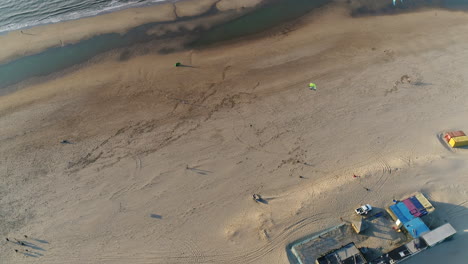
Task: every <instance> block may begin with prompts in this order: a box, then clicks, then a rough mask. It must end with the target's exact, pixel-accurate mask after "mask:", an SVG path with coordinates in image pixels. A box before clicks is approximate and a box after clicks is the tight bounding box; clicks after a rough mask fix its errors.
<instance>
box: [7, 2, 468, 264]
mask: <svg viewBox="0 0 468 264" xmlns="http://www.w3.org/2000/svg"><path fill="white" fill-rule="evenodd" d="M467 22H468V14H465V13H459V12H447V11H435V10H432V11H431V10H429V11H425V12H420V13H413V14H404V15H398V16H380V17H364V18H349V17H348V16H347V15H346V14H345V12H344V11H343V10H331V9H323V10H322V13H321V14H314V15H309V16H306V17H304V18H302V19H301V20H300V21H296V22H295V23H289V24H287V25H283V26H282V27H281V28H279V29H278V30H276V31H271V32H270V34H266V36H264V37H262V38H258V39H251V40H245V41H240V42H236V43H231V44H225V45H222V46H216V47H211V48H209V49H203V50H192V51H187V52H181V53H173V54H169V55H154V54H150V55H145V56H139V57H134V58H131V59H130V60H127V61H124V62H119V61H118V60H117V59H114V58H109V59H106V60H103V61H102V62H100V63H97V64H93V65H89V66H87V67H85V68H82V69H80V70H77V71H75V72H72V73H69V74H67V75H65V76H62V77H60V78H57V79H55V80H51V81H48V82H46V83H43V84H38V85H34V86H31V87H28V88H27V89H23V90H20V91H18V92H16V93H13V94H10V95H7V96H3V97H0V127H1V128H2V129H1V130H0V142H1V144H0V155H1V157H2V158H1V161H0V173H1V174H0V175H1V177H0V179H1V185H0V197H1V198H0V230H1V231H2V234H4V235H5V236H8V237H17V238H20V237H21V236H22V235H23V234H28V235H30V236H31V237H33V238H36V239H40V240H45V241H47V242H48V243H45V241H42V242H38V241H36V240H32V239H29V240H28V241H31V242H33V243H34V244H35V245H36V246H39V247H40V249H37V248H36V249H34V250H33V251H35V252H39V253H40V254H41V255H36V257H31V256H25V255H23V254H19V253H15V252H14V251H13V248H18V246H14V245H13V244H11V243H9V244H8V243H6V242H5V241H4V240H3V242H1V243H2V246H1V247H0V255H1V256H2V258H1V260H0V262H1V263H288V258H287V256H286V251H285V247H286V245H287V244H288V243H290V242H292V241H294V240H296V239H298V238H300V237H303V236H305V235H307V234H309V233H311V232H318V231H320V230H322V229H324V228H327V227H330V226H333V225H336V224H338V223H339V222H340V217H350V216H351V215H352V214H353V212H352V210H353V209H354V207H356V206H357V205H359V204H361V203H370V204H372V205H374V206H377V207H384V206H386V205H388V204H389V203H391V201H392V199H393V198H402V197H404V196H405V195H408V194H411V193H413V192H414V191H422V192H423V193H425V194H426V195H427V196H428V197H429V198H430V199H431V201H433V202H434V204H435V206H436V210H439V211H440V212H442V213H443V215H444V217H445V218H446V220H448V221H449V222H450V223H452V225H453V226H454V227H455V228H456V229H457V231H458V234H457V235H456V237H455V239H454V240H453V241H451V242H448V243H445V244H443V245H440V246H437V247H436V248H434V249H431V250H429V251H427V252H425V253H423V254H420V255H418V256H416V257H414V258H413V259H411V260H409V261H408V262H407V263H409V264H410V263H412V264H421V263H425V264H427V263H428V264H431V263H440V262H442V261H443V262H444V263H463V262H464V261H465V260H466V259H468V252H467V251H466V247H467V243H468V234H467V232H468V225H467V223H468V221H467V212H468V209H467V203H468V194H467V189H468V188H467V187H468V177H467V176H466V175H467V173H468V163H467V162H466V161H467V159H468V150H466V149H457V150H452V149H448V148H447V147H446V146H444V145H443V144H441V142H439V140H438V138H437V135H438V133H441V132H442V131H444V130H451V129H465V131H467V130H468V126H467V125H466V117H467V115H468V108H467V104H466V98H467V96H468V89H466V80H467V79H468V69H467V64H466V61H467V60H468V51H467V49H466V43H467V42H468V35H467V34H466V32H467V31H468V26H467V25H468V23H467ZM176 61H181V62H182V63H184V64H191V65H194V66H196V68H189V67H183V68H173V67H168V65H173V63H174V62H176ZM403 75H408V76H410V78H411V83H401V82H399V80H401V77H402V76H403ZM310 81H313V82H315V83H316V84H317V86H318V89H317V91H311V90H308V89H307V84H308V83H309V82H310ZM63 139H68V140H69V141H71V142H72V143H73V144H60V143H59V142H60V140H63ZM353 174H358V175H360V176H361V178H360V179H359V180H358V179H355V178H353V177H352V175H353ZM299 176H303V178H299ZM364 188H369V189H370V191H366V190H365V189H364ZM253 193H258V194H261V195H262V196H263V198H265V199H266V200H267V201H268V204H257V203H254V202H253V201H252V199H251V195H252V194H253ZM41 249H42V250H41Z"/></svg>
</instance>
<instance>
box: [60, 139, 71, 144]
mask: <svg viewBox="0 0 468 264" xmlns="http://www.w3.org/2000/svg"><path fill="white" fill-rule="evenodd" d="M60 143H62V144H71V142H70V141H68V140H66V139H64V140H62V141H60Z"/></svg>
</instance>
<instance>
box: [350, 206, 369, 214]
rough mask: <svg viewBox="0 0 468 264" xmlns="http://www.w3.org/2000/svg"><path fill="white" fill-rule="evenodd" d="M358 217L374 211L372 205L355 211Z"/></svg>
mask: <svg viewBox="0 0 468 264" xmlns="http://www.w3.org/2000/svg"><path fill="white" fill-rule="evenodd" d="M354 211H355V212H356V214H358V215H366V214H367V213H368V212H370V211H372V206H370V204H365V205H362V206H361V207H359V208H357V209H356V210H354Z"/></svg>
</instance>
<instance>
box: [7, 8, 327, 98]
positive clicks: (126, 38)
mask: <svg viewBox="0 0 468 264" xmlns="http://www.w3.org/2000/svg"><path fill="white" fill-rule="evenodd" d="M328 2H329V1H328V0H322V1H319V2H316V3H315V2H314V3H313V4H311V3H309V2H308V1H305V0H298V1H295V2H294V5H289V3H288V2H287V1H284V0H282V1H264V0H257V1H256V2H249V3H250V4H251V5H254V6H253V7H249V8H246V7H245V5H244V3H243V1H238V2H223V1H216V2H215V1H214V0H203V1H199V2H191V1H182V2H177V4H176V5H175V7H177V8H176V9H175V11H177V12H176V13H175V14H177V15H176V16H175V17H176V19H175V20H173V21H162V22H152V23H146V24H143V25H139V26H137V27H134V28H131V29H129V30H128V31H127V32H125V33H123V32H121V33H107V34H101V35H96V36H94V37H90V38H88V39H84V40H80V41H78V42H77V43H76V44H68V45H65V44H64V43H63V41H62V40H60V42H61V46H54V47H49V48H46V49H45V50H43V51H41V52H38V53H36V54H32V55H26V56H23V57H19V58H16V59H13V60H12V61H10V62H7V63H4V64H0V80H1V83H0V89H2V91H1V92H0V95H4V94H7V93H10V92H12V91H15V90H17V89H18V88H21V87H22V86H27V85H28V83H31V82H30V80H31V81H35V80H41V79H42V80H44V77H42V76H46V77H45V79H49V78H48V77H47V76H49V75H55V73H60V72H66V71H68V70H69V68H70V67H73V66H75V65H80V64H83V63H86V64H87V61H89V60H93V61H95V60H94V57H96V56H100V55H104V56H105V53H108V52H112V51H118V50H124V51H123V52H124V53H131V52H129V51H127V50H132V46H133V45H137V44H142V43H153V45H152V47H151V48H148V50H151V51H152V52H157V53H161V54H166V53H172V52H175V51H181V50H187V49H193V48H196V49H197V48H200V47H201V46H206V45H207V44H208V45H209V44H210V43H218V42H222V41H226V40H229V39H236V38H242V37H244V36H249V35H255V34H257V33H258V34H261V32H264V31H268V29H271V28H275V27H278V26H279V27H281V25H282V24H284V23H285V22H287V21H288V20H294V19H296V18H298V17H300V16H302V15H304V14H306V13H307V12H310V11H311V10H312V9H315V8H318V7H320V6H323V5H325V4H328ZM198 3H202V4H201V5H198ZM223 3H228V5H226V4H223ZM214 4H215V5H214ZM258 5H261V6H262V7H264V8H262V9H258V8H255V6H258ZM284 5H289V8H285V6H284ZM166 6H167V5H166ZM291 6H292V7H291ZM239 8H240V9H239ZM283 9H289V10H287V12H281V11H282V10H283ZM220 10H221V11H220ZM272 13H273V14H275V15H270V14H272ZM194 14H196V15H194ZM104 18H105V17H104ZM101 19H102V17H101ZM245 25H252V26H249V27H248V28H247V29H246V28H245ZM226 32H230V33H226ZM231 32H232V33H231ZM194 41H195V42H194ZM100 57H102V56H100ZM123 57H124V59H128V58H125V57H127V55H126V54H123ZM64 58H67V59H66V60H65V59H64ZM46 61H47V62H48V63H47V64H44V62H46ZM39 65H41V67H39ZM55 76H56V75H55ZM10 86H13V87H10Z"/></svg>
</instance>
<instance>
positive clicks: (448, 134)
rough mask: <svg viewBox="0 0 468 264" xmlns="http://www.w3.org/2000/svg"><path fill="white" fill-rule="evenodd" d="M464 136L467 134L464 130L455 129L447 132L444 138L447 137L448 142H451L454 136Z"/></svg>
mask: <svg viewBox="0 0 468 264" xmlns="http://www.w3.org/2000/svg"><path fill="white" fill-rule="evenodd" d="M462 136H466V135H465V133H464V132H463V131H461V130H459V131H453V132H447V133H445V136H444V138H445V140H446V141H447V142H449V141H450V139H451V138H453V137H462Z"/></svg>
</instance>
